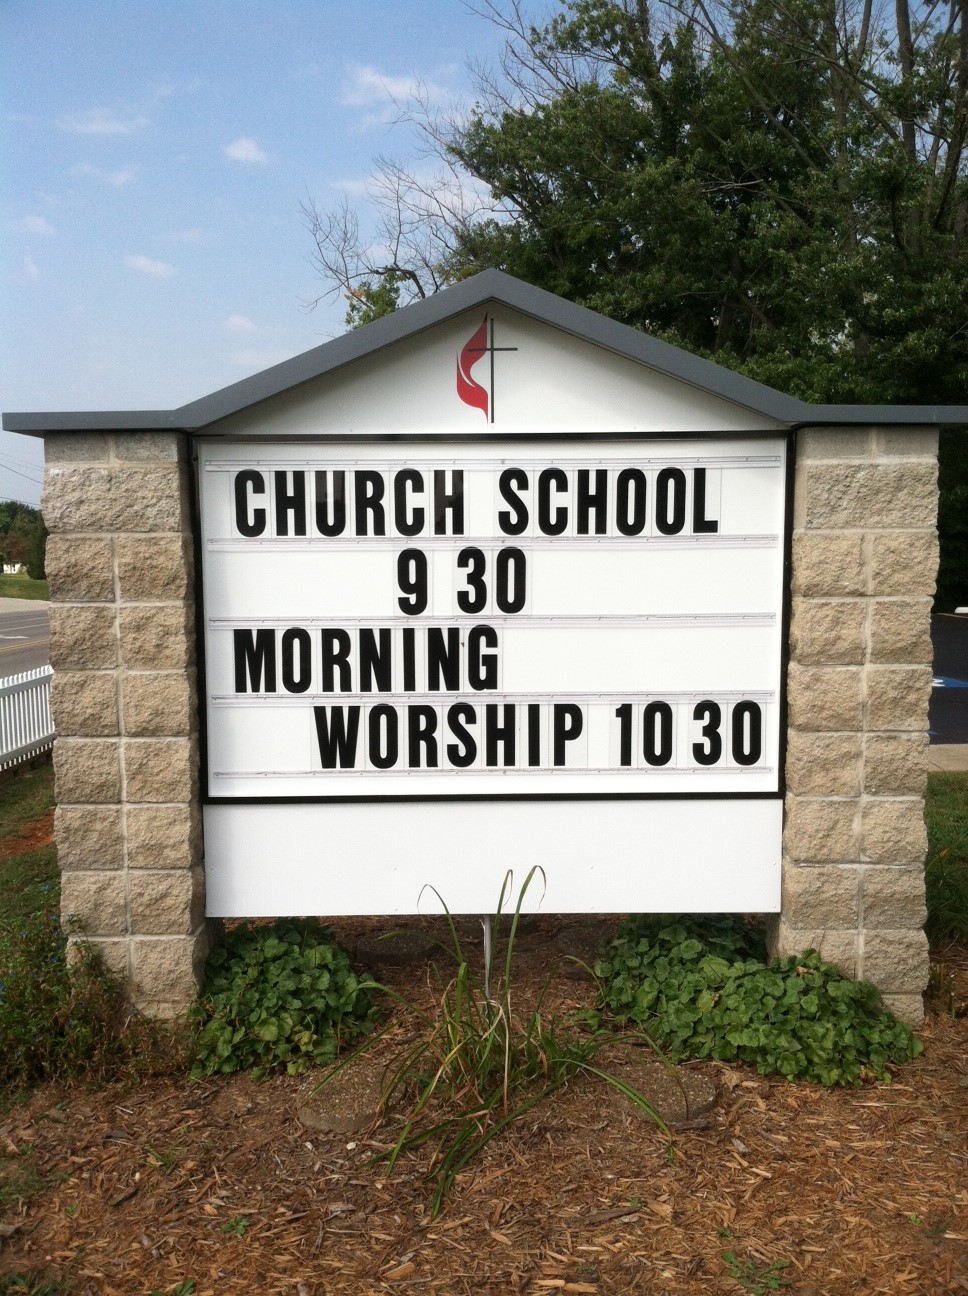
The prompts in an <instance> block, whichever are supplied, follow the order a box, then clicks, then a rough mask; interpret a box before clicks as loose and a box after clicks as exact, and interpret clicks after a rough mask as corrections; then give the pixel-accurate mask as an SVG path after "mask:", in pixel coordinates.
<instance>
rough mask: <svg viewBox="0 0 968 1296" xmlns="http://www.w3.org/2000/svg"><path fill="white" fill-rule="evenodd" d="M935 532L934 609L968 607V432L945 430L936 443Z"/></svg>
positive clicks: (947, 610)
mask: <svg viewBox="0 0 968 1296" xmlns="http://www.w3.org/2000/svg"><path fill="white" fill-rule="evenodd" d="M938 531H939V533H940V535H941V537H942V545H941V561H940V564H939V566H938V594H937V598H936V599H935V609H936V610H937V611H939V612H953V611H954V609H955V608H956V607H968V432H966V431H964V430H962V429H958V430H951V429H948V430H945V431H943V432H942V433H941V436H940V441H939V445H938Z"/></svg>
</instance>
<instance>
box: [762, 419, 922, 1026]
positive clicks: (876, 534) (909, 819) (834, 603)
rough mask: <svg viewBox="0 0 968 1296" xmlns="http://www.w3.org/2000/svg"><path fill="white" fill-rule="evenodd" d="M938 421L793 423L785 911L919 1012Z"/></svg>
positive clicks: (786, 925) (779, 948)
mask: <svg viewBox="0 0 968 1296" xmlns="http://www.w3.org/2000/svg"><path fill="white" fill-rule="evenodd" d="M936 519H937V434H936V433H935V432H931V431H929V430H923V429H917V430H883V431H882V430H879V429H876V428H872V429H869V430H854V429H851V430H844V431H839V430H831V431H826V430H825V431H819V430H816V431H814V430H811V431H806V432H801V433H800V434H799V435H798V438H797V452H796V470H795V500H794V518H793V573H792V580H793V600H792V602H793V606H792V621H791V629H790V664H789V674H788V698H789V718H788V725H789V728H788V748H787V766H786V777H787V796H786V807H785V811H786V813H785V830H784V855H783V898H782V912H781V914H780V915H779V919H778V920H775V921H774V923H773V925H772V931H771V947H772V953H774V954H775V955H777V956H783V955H786V954H792V953H799V952H801V951H803V950H805V949H808V948H810V947H814V948H816V949H818V950H819V951H820V953H821V954H822V955H823V957H824V958H826V959H828V960H829V961H830V962H832V963H835V964H836V965H837V966H838V967H840V968H841V970H842V971H843V972H844V973H845V974H847V975H848V976H851V977H856V978H858V979H864V980H867V981H872V982H873V983H874V984H875V985H876V986H877V987H878V988H879V989H880V990H881V992H882V994H883V997H884V1002H885V1004H886V1005H887V1006H888V1007H889V1008H890V1009H891V1010H892V1011H893V1012H895V1013H896V1014H897V1015H898V1016H899V1017H900V1018H902V1019H903V1020H905V1021H907V1022H910V1023H912V1024H915V1025H916V1024H919V1023H920V1022H921V1021H922V1020H923V1005H922V999H921V994H922V991H923V990H924V989H925V987H926V985H927V981H928V945H927V939H926V937H925V935H924V931H923V930H922V928H923V925H924V919H925V908H924V858H925V852H926V847H927V836H926V832H925V827H924V791H925V782H926V773H925V770H926V759H925V758H926V749H927V742H928V737H927V715H928V699H929V695H930V690H931V639H930V620H929V618H930V612H931V601H932V596H933V594H934V587H935V574H936V570H937V559H938V544H937V532H936Z"/></svg>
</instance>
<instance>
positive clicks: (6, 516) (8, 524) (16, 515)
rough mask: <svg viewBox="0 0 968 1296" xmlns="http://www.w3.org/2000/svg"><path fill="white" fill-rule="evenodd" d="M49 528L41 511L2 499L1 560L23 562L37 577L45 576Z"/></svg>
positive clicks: (38, 578) (31, 575)
mask: <svg viewBox="0 0 968 1296" xmlns="http://www.w3.org/2000/svg"><path fill="white" fill-rule="evenodd" d="M46 546H47V528H46V527H45V526H44V519H43V518H42V517H41V515H40V512H39V511H38V510H37V509H35V508H31V507H30V505H29V504H20V503H19V502H18V501H16V500H2V501H0V560H2V561H3V562H6V563H23V564H24V566H25V567H26V568H27V574H28V575H29V576H30V577H32V578H33V579H34V580H42V579H43V577H44V555H45V550H46Z"/></svg>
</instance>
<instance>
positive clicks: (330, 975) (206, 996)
mask: <svg viewBox="0 0 968 1296" xmlns="http://www.w3.org/2000/svg"><path fill="white" fill-rule="evenodd" d="M372 988H373V983H372V982H365V981H361V980H360V978H359V977H357V975H356V973H355V972H354V971H353V969H352V967H351V966H350V960H349V956H348V954H347V953H346V951H345V950H343V949H341V948H340V946H338V945H337V944H336V943H335V941H334V940H333V934H332V932H331V931H329V930H328V928H325V927H322V926H320V924H319V923H318V922H317V921H316V920H315V919H300V920H296V919H293V920H284V921H280V922H275V923H273V924H271V926H265V927H250V926H249V925H248V924H247V923H243V924H241V925H240V926H239V927H236V928H234V929H233V930H232V931H230V932H229V933H228V934H227V936H226V938H225V941H224V943H223V944H222V945H220V946H219V947H218V948H217V949H215V950H213V951H212V953H211V954H210V955H209V957H208V965H207V969H206V977H205V986H204V988H203V990H202V994H201V998H200V999H199V1002H198V1004H197V1005H196V1006H195V1008H194V1009H193V1010H192V1021H193V1024H194V1029H195V1034H194V1041H193V1051H194V1064H193V1066H192V1075H193V1076H195V1077H199V1076H206V1075H213V1074H216V1073H221V1074H227V1073H229V1072H232V1071H241V1070H250V1071H252V1073H253V1074H254V1075H256V1076H263V1075H266V1074H267V1073H268V1072H269V1071H273V1070H278V1069H281V1068H285V1070H286V1071H287V1072H288V1073H289V1074H290V1075H300V1074H301V1073H302V1072H304V1071H307V1070H308V1069H309V1068H310V1067H311V1066H318V1065H321V1064H326V1063H330V1062H332V1061H333V1059H334V1058H335V1057H336V1053H337V1050H338V1049H339V1048H340V1047H342V1046H343V1045H345V1044H348V1043H351V1042H352V1041H353V1040H355V1039H356V1038H357V1037H358V1036H359V1035H360V1034H361V1033H362V1032H364V1031H366V1030H368V1029H369V1027H370V1023H371V1021H372V1019H373V1016H374V1014H375V1009H374V1007H373V1004H372V1000H371V997H370V994H369V991H370V990H371V989H372Z"/></svg>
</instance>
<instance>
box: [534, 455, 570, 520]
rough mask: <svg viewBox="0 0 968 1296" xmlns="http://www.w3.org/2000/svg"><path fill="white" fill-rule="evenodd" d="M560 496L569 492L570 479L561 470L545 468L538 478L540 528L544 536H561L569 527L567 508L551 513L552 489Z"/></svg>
mask: <svg viewBox="0 0 968 1296" xmlns="http://www.w3.org/2000/svg"><path fill="white" fill-rule="evenodd" d="M552 485H553V486H554V487H555V490H556V491H557V492H558V493H559V494H564V493H566V492H567V490H568V477H567V475H566V474H565V472H564V471H563V470H562V469H561V468H544V469H542V471H541V473H540V474H539V476H538V526H539V527H540V529H541V532H542V534H543V535H561V533H562V531H564V529H565V527H566V526H567V525H568V510H567V508H559V509H555V511H554V513H553V514H552V512H551V487H552Z"/></svg>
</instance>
